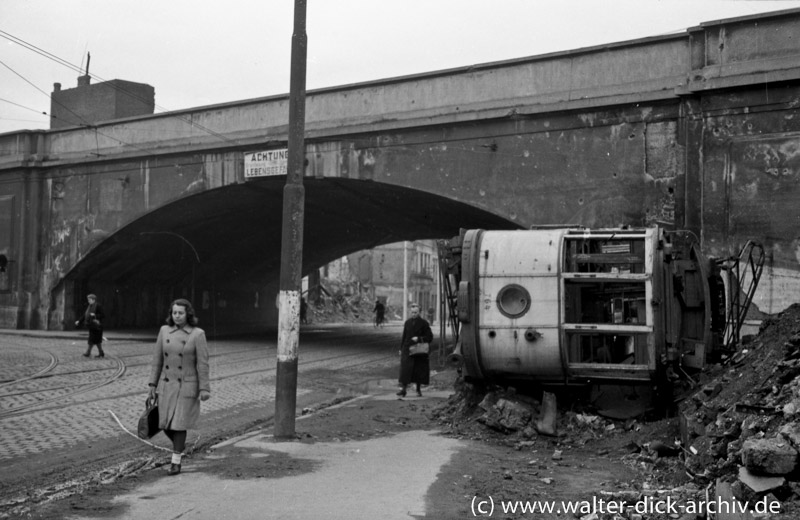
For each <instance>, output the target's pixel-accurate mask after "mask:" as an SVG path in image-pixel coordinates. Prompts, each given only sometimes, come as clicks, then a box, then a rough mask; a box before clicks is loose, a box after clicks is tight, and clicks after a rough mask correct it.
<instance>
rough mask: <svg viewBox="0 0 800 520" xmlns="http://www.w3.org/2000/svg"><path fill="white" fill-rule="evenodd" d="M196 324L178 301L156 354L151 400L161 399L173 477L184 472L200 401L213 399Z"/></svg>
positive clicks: (202, 340) (160, 413)
mask: <svg viewBox="0 0 800 520" xmlns="http://www.w3.org/2000/svg"><path fill="white" fill-rule="evenodd" d="M196 325H197V318H196V317H195V314H194V309H193V308H192V304H191V303H189V301H188V300H184V299H178V300H175V301H174V302H172V305H171V306H170V313H169V316H168V317H167V324H166V325H164V326H162V327H161V330H159V332H158V339H157V340H156V346H155V350H154V352H153V361H152V364H151V372H150V381H149V385H150V398H151V399H153V398H155V397H156V396H158V426H159V428H161V429H162V430H164V433H165V434H166V435H167V437H169V438H170V440H171V441H172V452H173V453H172V464H171V465H170V469H169V474H170V475H177V474H178V473H180V472H181V456H182V454H183V450H184V449H185V448H186V431H187V430H188V429H190V428H194V426H195V424H196V423H197V419H198V418H199V417H200V401H206V400H208V398H209V397H211V386H210V383H209V370H208V345H207V343H206V333H205V332H204V331H203V329H201V328H199V327H197V326H196ZM159 385H160V386H159Z"/></svg>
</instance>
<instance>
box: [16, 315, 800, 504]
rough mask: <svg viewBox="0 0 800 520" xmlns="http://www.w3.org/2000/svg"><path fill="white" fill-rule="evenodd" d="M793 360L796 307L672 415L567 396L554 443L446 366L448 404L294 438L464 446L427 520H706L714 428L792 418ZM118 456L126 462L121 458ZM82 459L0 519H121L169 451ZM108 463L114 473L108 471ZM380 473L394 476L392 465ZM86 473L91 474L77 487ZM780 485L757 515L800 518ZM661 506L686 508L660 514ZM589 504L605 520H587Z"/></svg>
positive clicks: (443, 380) (365, 410)
mask: <svg viewBox="0 0 800 520" xmlns="http://www.w3.org/2000/svg"><path fill="white" fill-rule="evenodd" d="M792 345H796V346H795V347H793V346H792ZM787 358H789V361H790V362H787ZM799 358H800V306H793V307H791V308H790V309H789V310H787V311H786V312H785V313H783V314H782V315H781V316H777V317H774V318H769V319H767V320H765V322H764V325H763V326H762V331H761V332H760V333H759V335H758V336H756V337H754V338H749V339H748V341H747V343H746V345H745V348H744V350H742V351H741V352H740V353H739V355H737V356H735V357H733V358H730V359H726V360H722V361H721V362H720V363H719V364H717V365H715V366H712V367H710V368H709V369H708V370H707V371H706V372H704V373H703V374H696V375H695V377H694V378H693V379H692V382H691V383H692V384H690V385H689V386H688V387H687V388H688V391H687V392H686V394H685V395H684V396H683V399H682V401H681V402H680V403H679V405H680V406H679V408H678V409H677V410H676V413H675V414H674V415H673V416H672V417H667V418H661V419H653V418H649V420H647V419H646V418H645V417H638V418H633V419H624V420H612V419H608V418H604V417H602V416H601V415H599V414H597V413H596V410H594V409H593V407H592V405H591V403H590V402H589V401H588V400H587V399H582V398H580V397H581V396H578V397H576V396H575V395H574V394H571V395H567V396H565V395H561V396H559V412H558V419H557V434H556V435H554V436H545V435H539V434H537V433H536V432H535V430H533V429H532V428H530V427H528V428H521V429H517V430H508V429H503V428H498V427H497V425H496V424H492V423H491V421H487V420H486V418H485V417H486V416H485V409H484V408H482V407H481V406H480V405H479V403H480V401H481V400H482V398H483V397H484V395H485V394H484V391H485V390H486V389H476V388H475V387H472V386H470V385H465V384H464V383H463V382H461V381H460V380H459V379H458V377H457V374H456V372H455V371H454V370H452V369H446V370H443V371H439V372H437V373H436V374H435V375H434V376H433V378H432V379H433V380H432V385H431V386H432V387H434V388H438V389H446V390H452V396H451V397H450V398H449V399H447V400H443V399H438V400H434V399H430V400H419V399H416V398H415V397H409V398H405V399H396V400H371V399H365V400H355V401H352V402H348V401H347V399H349V398H350V397H352V396H339V397H336V398H333V399H330V400H329V401H328V402H327V403H326V404H325V405H324V406H316V407H313V409H312V408H309V410H308V411H309V412H311V413H310V415H309V416H308V417H307V418H304V419H301V420H298V422H297V432H298V440H299V442H309V443H313V442H323V441H325V442H330V441H333V442H335V441H337V440H338V441H347V440H363V439H368V438H371V437H376V436H390V435H393V434H395V433H398V432H403V431H407V430H414V429H425V430H430V429H436V430H438V431H440V434H441V435H445V436H451V437H454V438H458V439H461V440H463V441H464V442H466V443H467V444H468V448H467V449H465V450H461V451H460V452H458V453H457V454H456V455H454V456H453V457H452V459H451V460H450V462H449V463H448V464H446V465H445V467H443V469H442V472H441V473H440V474H439V477H438V479H437V481H436V483H435V484H434V485H433V486H432V487H431V488H430V489H429V491H428V497H427V503H426V510H427V516H428V517H430V518H437V519H445V520H446V519H451V518H452V519H456V518H467V517H472V516H473V514H472V513H473V508H475V507H479V508H480V507H484V508H485V507H488V504H489V503H490V502H489V501H491V503H492V504H494V505H495V507H500V503H501V501H506V505H508V504H512V505H514V504H515V503H516V502H517V501H523V502H525V501H527V502H528V505H529V506H530V505H532V504H534V503H535V502H536V501H539V502H540V503H541V504H551V505H554V506H555V507H558V506H559V505H560V504H561V503H562V502H567V501H569V502H571V503H572V505H573V506H575V507H577V508H578V510H577V511H575V512H574V513H565V512H564V511H561V514H556V513H555V512H553V513H552V514H548V513H544V512H542V511H541V510H539V511H538V512H536V513H533V512H531V511H522V510H521V509H518V510H517V511H515V512H513V511H510V510H507V511H505V512H500V511H495V514H494V515H493V517H495V518H505V519H522V518H543V519H547V518H581V519H584V520H607V519H620V518H622V519H630V520H636V519H641V518H644V519H654V520H662V519H667V518H670V519H676V518H680V519H682V520H688V519H692V518H705V517H706V516H705V515H704V514H696V513H697V511H698V508H699V504H701V503H705V501H706V500H709V499H710V500H714V484H715V483H716V482H718V481H720V480H728V481H733V480H735V475H736V471H737V468H738V466H739V465H740V462H739V461H740V459H741V455H740V451H739V450H740V449H741V440H742V439H738V438H737V439H734V438H731V437H730V436H728V437H724V436H715V435H714V433H713V432H714V425H715V424H717V425H720V424H721V425H723V426H724V425H726V424H729V423H737V422H738V423H739V424H742V425H744V426H745V428H744V429H743V430H741V431H740V434H741V435H742V436H743V438H744V436H754V435H755V436H761V437H763V436H769V435H772V434H774V433H775V432H776V431H777V430H778V429H779V428H780V427H781V425H783V424H785V423H787V422H789V421H791V420H793V416H792V415H793V414H794V413H795V412H792V413H791V414H787V413H779V410H781V409H782V407H785V405H786V404H787V403H789V402H792V400H797V399H800V397H797V396H800V392H795V391H794V389H795V388H796V387H797V386H798V383H800V379H798V380H797V382H795V379H796V378H797V376H798V375H800V361H798V359H799ZM394 370H395V368H394V367H392V366H386V367H385V371H384V372H385V373H383V374H379V375H378V376H379V377H380V376H383V377H386V378H391V377H393V376H394ZM373 375H375V374H373ZM489 390H494V391H495V392H496V393H498V394H499V395H501V396H503V397H507V398H509V399H518V400H521V401H523V402H527V403H529V404H530V406H531V409H532V410H534V412H536V411H540V410H539V405H538V403H539V401H538V396H536V395H535V394H532V396H520V395H515V393H514V390H513V389H508V388H493V389H489ZM425 391H427V389H426V390H425ZM737 405H743V406H744V408H743V409H742V408H741V406H738V407H737ZM328 406H335V408H334V407H330V408H328ZM754 409H758V410H764V409H769V410H773V413H769V414H763V413H762V414H757V415H753V413H752V410H754ZM248 413H249V412H247V411H242V412H240V413H238V414H237V417H238V418H237V421H238V422H236V423H235V426H232V427H231V428H229V429H228V430H226V431H224V432H222V431H218V432H215V433H214V434H213V435H209V436H208V437H207V438H206V439H205V440H204V441H203V442H202V443H200V444H198V445H197V446H195V447H194V452H193V453H192V454H191V455H190V458H192V457H197V458H200V457H204V456H205V455H206V454H208V453H209V450H210V447H211V446H213V445H214V444H215V443H217V442H219V441H220V440H222V439H224V438H228V437H232V436H234V435H237V434H241V433H244V432H247V431H254V430H257V429H262V428H268V427H269V425H268V424H266V423H264V422H263V421H259V420H258V419H257V417H256V416H255V415H248ZM680 417H684V419H685V418H686V417H689V418H690V419H691V418H694V420H696V421H701V422H703V423H704V424H705V426H706V429H705V432H706V433H705V435H697V434H694V435H691V436H690V437H689V438H688V440H686V439H685V440H684V441H683V442H682V436H681V429H680V419H679V418H680ZM231 424H232V425H233V423H231ZM715 442H716V443H717V444H718V446H717V447H716V448H714V443H715ZM720 446H721V448H720ZM695 447H699V448H700V449H699V450H696V449H695V450H694V451H697V453H694V452H693V451H692V448H695ZM113 448H114V445H113V444H109V445H108V446H104V447H101V448H100V449H106V450H109V453H110V452H111V451H113ZM92 449H97V446H95V447H94V448H92ZM712 454H713V456H712ZM126 455H127V457H128V461H127V462H126V461H124V460H121V459H120V457H124V456H126ZM80 456H81V453H80V452H76V453H70V454H68V455H64V457H66V459H65V460H58V461H56V460H51V461H49V462H48V461H47V460H36V459H35V458H34V459H32V460H31V461H30V463H31V464H48V463H51V464H53V465H54V468H56V469H55V470H54V472H53V473H52V474H50V480H49V482H50V484H49V485H50V486H52V487H53V489H52V490H51V497H52V498H49V499H48V500H45V501H40V502H39V503H37V504H35V505H34V506H33V507H27V508H18V509H17V510H16V513H19V514H18V515H17V516H14V514H11V512H12V510H13V507H4V508H2V509H0V518H15V517H24V518H38V519H48V520H55V519H61V518H66V517H68V516H69V515H70V514H73V513H80V514H82V515H89V516H96V517H98V518H113V517H114V516H115V515H116V514H118V513H120V512H119V511H115V510H114V508H113V507H112V506H111V505H110V504H111V502H110V500H111V499H112V498H113V497H114V496H116V495H118V494H119V493H120V492H122V491H124V490H125V489H127V488H130V487H131V486H135V485H137V484H138V483H141V482H143V481H150V480H153V479H159V478H164V468H163V465H164V464H165V463H166V462H167V460H166V458H165V457H155V458H153V457H152V454H146V453H145V454H142V453H127V454H125V453H121V454H120V453H117V454H116V455H115V456H113V457H112V456H109V457H108V458H107V459H105V460H103V461H101V463H104V464H105V465H106V468H105V469H103V468H99V467H93V468H89V467H82V466H81V465H80V464H76V465H74V466H71V465H70V461H73V462H74V461H76V460H77V459H79V458H80ZM231 456H234V457H235V454H230V455H229V456H228V457H226V458H225V459H224V461H225V462H224V463H223V462H221V463H220V464H225V465H224V466H220V467H219V468H216V470H215V471H218V472H220V473H222V474H224V475H225V477H226V478H258V477H261V478H278V477H281V476H288V475H297V474H302V473H306V472H309V471H313V470H314V466H313V463H312V462H309V461H303V460H295V459H292V458H291V457H275V458H272V457H271V458H270V459H269V461H270V462H269V464H268V465H265V464H263V463H256V462H253V461H257V460H259V459H253V458H251V457H248V456H247V454H244V453H243V454H242V457H241V458H240V459H235V460H237V461H238V462H237V463H236V464H231ZM212 463H213V462H212ZM126 464H127V466H125V465H126ZM70 468H73V469H70ZM109 468H112V470H111V471H110V470H109ZM113 468H117V470H116V473H115V472H114V470H113ZM120 468H122V469H120ZM10 469H11V470H12V471H14V470H15V469H14V468H10ZM17 469H19V470H20V471H21V470H22V469H23V468H17ZM5 470H6V468H4V471H5ZM386 470H387V471H391V467H387V468H386ZM88 473H91V474H93V475H94V477H93V478H92V479H88V480H86V479H85V476H86V475H87V474H88ZM21 474H22V473H21ZM98 475H100V476H99V477H98ZM789 477H790V478H788V479H787V482H786V484H785V485H784V486H782V487H781V489H780V490H776V491H774V494H775V496H777V497H778V499H779V501H780V505H781V507H780V511H779V512H778V513H776V514H772V515H771V516H762V518H771V519H773V520H788V519H795V518H800V507H798V504H800V502H798V497H799V496H800V486H798V485H797V482H795V481H794V479H793V478H792V477H791V476H789ZM81 478H84V482H85V484H84V485H83V486H81V487H79V488H76V487H74V486H73V488H71V489H72V492H70V493H65V496H64V497H63V498H59V497H58V490H57V481H59V480H61V481H68V480H72V481H75V480H77V479H81ZM23 480H24V479H23ZM21 485H24V482H22V484H21ZM76 489H77V490H78V491H77V492H76V491H75V490H76ZM775 496H771V499H775ZM600 501H602V502H600ZM622 502H624V503H625V505H627V506H628V507H627V509H625V510H624V511H621V512H618V511H616V510H615V507H619V506H618V505H619V504H620V503H622ZM670 503H671V504H673V505H675V504H679V505H680V506H681V507H682V508H680V507H675V508H673V509H669V504H670ZM612 504H614V505H612ZM598 507H599V509H600V513H601V514H596V513H597V511H598ZM656 508H657V509H658V510H655V509H656ZM639 515H640V516H639ZM743 518H744V517H743Z"/></svg>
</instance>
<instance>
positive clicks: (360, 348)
mask: <svg viewBox="0 0 800 520" xmlns="http://www.w3.org/2000/svg"><path fill="white" fill-rule="evenodd" d="M336 336H337V335H336V334H329V335H326V341H332V342H336V341H337V340H338V338H337V337H336ZM341 337H342V338H347V344H346V346H345V347H342V348H343V349H345V352H338V353H336V354H335V355H327V356H326V355H322V356H321V357H313V358H311V359H302V358H301V359H300V360H299V365H300V367H301V368H302V369H305V370H315V369H316V368H317V367H320V366H325V365H329V364H331V363H333V364H335V365H336V369H337V370H341V369H348V368H352V367H357V366H361V365H368V364H370V363H378V362H381V361H385V360H387V359H390V358H392V357H394V356H395V355H396V354H394V349H388V348H387V338H386V337H378V338H376V337H374V336H373V337H365V338H363V339H359V340H356V341H354V340H353V337H352V335H347V334H342V335H341ZM212 343H213V342H212ZM373 345H374V346H373ZM116 346H117V347H124V346H125V345H124V344H117V345H116ZM265 347H266V348H265ZM365 347H366V348H365ZM272 348H274V345H271V344H267V345H257V346H249V347H246V348H237V349H233V350H222V351H215V352H214V353H213V354H212V355H211V356H210V358H211V362H212V363H213V364H212V366H213V368H214V369H215V371H217V372H218V373H217V375H212V379H211V380H212V382H213V381H221V380H226V379H231V378H236V377H243V376H249V375H252V374H256V373H262V374H264V375H265V376H270V375H272V374H274V372H275V371H276V367H275V366H260V367H258V368H252V369H249V370H247V369H245V370H233V371H231V372H230V373H221V374H220V373H219V369H220V368H222V367H229V366H236V365H242V366H244V367H252V366H253V363H254V362H258V361H263V360H265V357H264V354H265V352H268V351H269V350H270V349H272ZM334 348H336V347H334ZM106 350H107V353H106V356H105V359H106V360H111V361H113V362H114V363H113V366H111V367H102V368H100V367H95V368H91V369H89V370H86V369H81V370H69V371H66V372H57V371H56V370H55V369H56V367H59V366H64V365H65V364H64V363H61V361H60V360H59V356H58V355H57V354H55V353H53V352H51V351H40V352H45V353H46V354H47V356H48V359H49V362H48V364H47V366H45V367H44V368H42V369H40V370H38V371H37V372H35V373H33V374H30V375H27V376H24V377H20V378H17V379H14V380H11V381H5V382H3V383H2V384H0V388H1V389H6V390H7V391H6V392H4V393H0V402H1V401H2V400H3V399H10V398H19V397H29V396H34V395H35V394H45V396H44V397H43V398H41V399H37V400H35V401H32V402H29V403H23V404H20V405H17V406H13V407H10V408H6V409H3V410H0V420H3V419H5V418H10V417H18V416H22V415H26V414H33V413H40V412H44V411H47V410H53V409H56V408H63V407H64V406H65V404H63V403H64V402H65V401H69V400H72V399H74V397H76V396H79V395H81V394H85V393H88V392H92V391H94V390H97V389H100V388H102V387H104V386H108V385H111V384H113V383H115V382H116V381H119V380H120V379H122V377H123V375H124V374H125V373H126V372H128V371H129V370H130V369H133V368H141V367H146V366H149V365H150V358H151V357H152V352H143V353H121V354H119V355H114V354H109V353H108V350H109V349H108V348H107V349H106ZM381 352H386V354H385V355H378V356H376V354H380V353H381ZM251 353H254V354H256V355H255V356H248V355H247V354H251ZM242 355H244V356H242ZM142 357H145V358H146V360H142V361H138V360H137V359H136V358H142ZM354 357H358V358H359V360H357V361H356V362H349V361H345V362H344V364H342V363H336V361H342V360H350V359H352V358H354ZM365 357H366V358H368V359H364V358H365ZM107 371H110V372H111V373H110V374H109V375H107V376H104V377H102V378H100V379H98V380H97V381H90V382H82V381H79V382H74V383H73V382H70V381H67V382H64V383H61V384H58V385H55V386H47V387H43V388H34V389H31V388H24V389H19V390H13V388H14V385H21V384H24V383H28V382H31V381H34V380H37V379H44V378H59V377H64V378H70V377H71V376H77V375H79V374H80V375H85V374H87V373H89V372H107ZM66 389H74V390H72V391H68V392H66V393H59V394H58V395H46V394H48V393H49V394H52V393H53V392H60V391H63V390H66ZM115 397H120V395H119V394H118V395H116V396H115ZM108 398H109V397H106V396H104V397H101V398H99V399H108ZM72 404H73V403H68V404H66V406H71V405H72Z"/></svg>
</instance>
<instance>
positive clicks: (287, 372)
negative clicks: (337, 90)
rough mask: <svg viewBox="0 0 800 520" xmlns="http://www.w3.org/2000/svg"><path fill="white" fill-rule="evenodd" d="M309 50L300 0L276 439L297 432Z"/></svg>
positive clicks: (286, 200)
mask: <svg viewBox="0 0 800 520" xmlns="http://www.w3.org/2000/svg"><path fill="white" fill-rule="evenodd" d="M307 51H308V41H307V37H306V0H295V2H294V32H293V33H292V63H291V77H290V79H289V151H288V154H289V156H288V159H287V171H286V186H285V187H284V189H283V234H282V236H281V275H280V290H279V293H278V301H279V309H278V366H277V372H276V381H275V429H274V436H275V438H276V439H293V438H294V437H295V408H296V407H297V347H298V344H299V338H300V297H301V293H302V281H303V220H304V205H305V188H303V174H304V172H305V137H304V133H305V114H306V106H305V105H306V55H307Z"/></svg>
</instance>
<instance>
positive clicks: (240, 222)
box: [49, 176, 519, 328]
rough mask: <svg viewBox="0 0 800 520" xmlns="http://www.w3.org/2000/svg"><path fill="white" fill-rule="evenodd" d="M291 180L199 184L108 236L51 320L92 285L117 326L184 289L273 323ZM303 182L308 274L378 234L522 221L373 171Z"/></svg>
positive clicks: (136, 321)
mask: <svg viewBox="0 0 800 520" xmlns="http://www.w3.org/2000/svg"><path fill="white" fill-rule="evenodd" d="M285 179H286V178H285V176H276V177H267V178H263V179H257V180H249V181H247V182H243V183H237V184H229V185H225V186H220V187H217V188H213V189H208V190H202V191H198V192H195V193H192V194H189V195H186V196H184V197H182V198H179V199H177V200H173V201H170V202H167V203H165V204H164V205H162V206H160V207H158V208H156V209H154V210H152V211H150V212H148V213H146V214H144V215H142V216H140V217H138V218H136V219H135V220H133V221H132V222H130V223H127V224H126V225H124V226H122V227H121V228H120V229H119V230H117V231H115V232H113V233H111V234H109V235H107V236H104V237H102V238H101V239H99V240H97V241H96V243H95V244H94V245H93V246H92V247H91V249H90V250H89V251H88V252H87V253H86V254H85V255H84V256H82V257H81V258H80V259H78V260H77V262H76V263H75V265H74V266H73V267H71V268H70V269H69V270H68V271H67V272H66V274H65V275H64V277H63V278H62V279H61V280H60V281H59V282H58V284H57V285H56V287H55V288H54V290H53V291H52V294H53V298H54V301H53V305H52V308H51V311H50V312H51V315H50V316H49V319H50V321H51V323H53V322H59V321H63V322H66V323H68V322H69V321H70V320H71V319H72V316H74V315H75V313H76V312H79V311H80V309H81V306H82V305H83V299H84V297H85V295H86V294H87V293H89V292H92V293H95V294H97V295H98V297H99V299H100V301H101V302H102V303H103V304H104V306H105V307H106V312H107V314H108V315H109V318H108V326H109V327H113V328H139V327H148V326H149V327H152V326H154V325H155V324H158V323H160V322H161V321H162V320H163V319H164V317H165V316H166V312H167V311H166V309H167V306H168V304H169V302H170V301H171V300H173V299H175V298H178V297H188V298H190V299H191V300H192V301H193V302H195V304H196V305H197V307H198V310H202V311H203V313H204V314H206V315H208V314H211V316H213V319H214V320H215V321H216V322H217V323H219V322H222V323H224V324H225V328H229V327H231V326H237V325H239V326H242V327H245V328H250V327H253V328H255V327H257V326H263V325H264V324H265V323H271V322H272V321H274V319H275V318H276V313H275V309H274V305H273V304H272V303H271V302H273V301H274V297H275V294H276V293H277V280H278V275H279V272H280V244H281V230H282V221H281V218H282V196H283V195H282V192H283V188H284V185H285V182H286V181H285ZM304 186H305V192H306V204H305V221H304V254H303V272H304V273H308V272H309V271H310V270H312V269H314V268H317V267H320V266H322V265H324V264H326V263H328V262H330V261H332V260H334V259H336V258H340V257H342V256H344V255H346V254H349V253H352V252H355V251H359V250H362V249H369V248H372V247H375V246H377V245H383V244H388V243H393V242H399V241H403V240H418V239H434V238H448V237H451V236H453V235H457V234H458V232H459V228H460V227H463V226H465V225H466V226H468V227H489V228H493V229H494V228H497V229H512V228H515V227H519V226H518V225H516V224H514V223H513V222H512V221H511V220H510V219H508V218H504V217H503V216H501V215H496V214H493V213H491V212H489V211H486V210H485V209H480V208H476V207H474V206H471V205H469V204H466V203H463V202H458V201H454V200H452V199H448V198H446V197H443V196H440V195H436V194H431V193H427V192H424V191H420V190H417V189H412V188H406V187H401V186H395V185H391V184H386V183H381V182H376V181H371V180H362V179H342V178H308V179H306V180H305V183H304ZM270 320H271V321H270Z"/></svg>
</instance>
